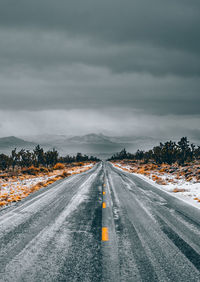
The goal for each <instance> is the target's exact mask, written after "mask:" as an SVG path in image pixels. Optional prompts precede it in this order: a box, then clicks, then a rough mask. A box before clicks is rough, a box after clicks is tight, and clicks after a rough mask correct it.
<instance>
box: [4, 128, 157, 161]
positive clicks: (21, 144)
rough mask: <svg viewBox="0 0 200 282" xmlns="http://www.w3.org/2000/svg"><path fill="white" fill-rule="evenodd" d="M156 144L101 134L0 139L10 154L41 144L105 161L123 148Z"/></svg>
mask: <svg viewBox="0 0 200 282" xmlns="http://www.w3.org/2000/svg"><path fill="white" fill-rule="evenodd" d="M156 143H158V140H156V139H154V138H151V137H145V136H142V137H135V136H127V137H126V136H123V137H116V136H114V137H111V136H106V135H104V134H101V133H100V134H95V133H91V134H86V135H83V136H70V137H69V136H66V135H37V136H22V137H20V138H18V137H15V136H9V137H3V138H0V152H3V153H10V152H11V150H12V149H14V148H17V149H18V150H20V149H21V148H24V149H29V150H32V149H33V148H34V147H35V146H36V145H37V144H40V145H41V146H42V147H43V148H44V149H45V150H48V149H52V148H55V149H57V150H58V151H59V152H60V154H61V155H65V154H75V153H77V152H82V153H83V154H89V155H95V156H97V157H100V158H103V159H105V158H107V157H109V156H111V155H112V154H113V153H116V152H119V151H120V150H122V149H123V148H126V149H127V150H128V151H130V152H135V151H136V150H137V149H148V148H151V147H152V146H153V145H155V144H156Z"/></svg>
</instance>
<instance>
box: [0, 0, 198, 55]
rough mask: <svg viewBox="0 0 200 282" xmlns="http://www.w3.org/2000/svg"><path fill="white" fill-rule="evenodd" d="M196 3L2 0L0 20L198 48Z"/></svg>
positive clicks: (193, 0)
mask: <svg viewBox="0 0 200 282" xmlns="http://www.w3.org/2000/svg"><path fill="white" fill-rule="evenodd" d="M199 9H200V3H199V1H197V0H191V1H186V0H168V1H164V0H151V1H146V0H135V1H130V0H123V1H121V0H102V1H95V0H84V1H76V0H75V1H74V0H71V1H65V0H59V1H55V0H35V1H31V0H18V1H11V0H4V1H2V0H1V10H0V23H1V24H2V25H7V26H13V25H15V26H16V25H18V26H29V27H30V26H31V27H39V28H44V27H45V28H47V29H49V28H50V29H52V28H53V29H63V30H67V31H68V32H71V33H72V34H87V35H89V36H92V37H96V38H97V39H100V38H102V39H105V38H106V40H108V41H115V42H118V43H124V42H125V41H126V42H131V41H135V40H144V41H150V42H156V44H159V45H164V46H166V45H167V46H170V47H172V48H174V47H177V48H178V49H180V48H183V49H187V50H196V51H197V52H199V46H200V45H199V42H200V41H199V38H198V33H199V23H200V19H199ZM186 35H187V40H186V38H185V36H186Z"/></svg>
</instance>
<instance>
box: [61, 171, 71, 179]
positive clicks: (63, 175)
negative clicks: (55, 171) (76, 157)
mask: <svg viewBox="0 0 200 282" xmlns="http://www.w3.org/2000/svg"><path fill="white" fill-rule="evenodd" d="M61 175H62V177H64V178H65V177H68V176H70V175H71V173H68V172H67V171H63V173H62V174H61Z"/></svg>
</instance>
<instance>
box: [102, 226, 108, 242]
mask: <svg viewBox="0 0 200 282" xmlns="http://www.w3.org/2000/svg"><path fill="white" fill-rule="evenodd" d="M108 240H109V238H108V227H102V241H108Z"/></svg>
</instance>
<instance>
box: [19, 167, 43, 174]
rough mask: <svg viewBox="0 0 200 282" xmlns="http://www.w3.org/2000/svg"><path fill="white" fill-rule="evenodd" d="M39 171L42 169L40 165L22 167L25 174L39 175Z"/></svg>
mask: <svg viewBox="0 0 200 282" xmlns="http://www.w3.org/2000/svg"><path fill="white" fill-rule="evenodd" d="M39 172H40V169H39V168H38V167H35V166H30V167H28V168H23V169H22V173H23V174H31V175H37V174H39Z"/></svg>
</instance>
